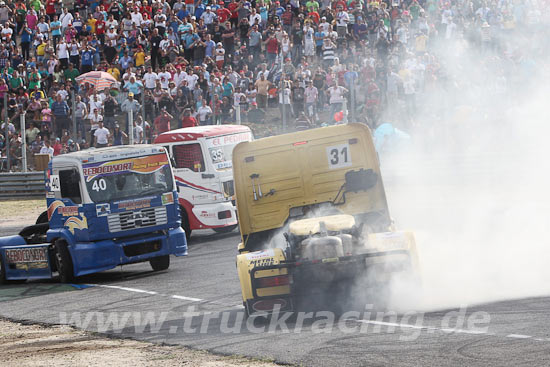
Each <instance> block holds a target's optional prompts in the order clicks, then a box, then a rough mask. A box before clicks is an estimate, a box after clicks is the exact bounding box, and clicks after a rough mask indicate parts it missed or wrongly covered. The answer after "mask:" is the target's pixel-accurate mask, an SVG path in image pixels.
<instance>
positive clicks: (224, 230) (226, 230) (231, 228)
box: [212, 224, 238, 233]
mask: <svg viewBox="0 0 550 367" xmlns="http://www.w3.org/2000/svg"><path fill="white" fill-rule="evenodd" d="M237 226H238V224H234V225H232V226H227V227H217V228H212V229H213V230H214V232H216V233H229V232H233V231H234V230H235V228H237Z"/></svg>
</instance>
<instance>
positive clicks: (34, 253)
mask: <svg viewBox="0 0 550 367" xmlns="http://www.w3.org/2000/svg"><path fill="white" fill-rule="evenodd" d="M47 251H48V249H47V247H34V248H21V249H6V260H7V262H8V264H21V263H35V262H47V261H48V257H47Z"/></svg>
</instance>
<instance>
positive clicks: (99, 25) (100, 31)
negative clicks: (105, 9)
mask: <svg viewBox="0 0 550 367" xmlns="http://www.w3.org/2000/svg"><path fill="white" fill-rule="evenodd" d="M95 34H96V35H97V38H98V39H99V40H100V41H101V44H104V43H105V21H104V20H103V15H100V16H99V17H98V18H97V22H96V23H95Z"/></svg>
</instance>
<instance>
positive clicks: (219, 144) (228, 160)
mask: <svg viewBox="0 0 550 367" xmlns="http://www.w3.org/2000/svg"><path fill="white" fill-rule="evenodd" d="M250 140H252V133H251V132H244V133H237V134H229V135H222V136H215V137H212V138H208V139H206V144H207V146H208V155H210V159H212V163H213V164H214V168H216V170H218V171H220V170H223V169H227V168H231V167H232V166H233V165H232V159H233V149H234V148H235V146H236V145H237V144H239V143H240V142H242V141H250Z"/></svg>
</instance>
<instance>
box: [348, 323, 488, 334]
mask: <svg viewBox="0 0 550 367" xmlns="http://www.w3.org/2000/svg"><path fill="white" fill-rule="evenodd" d="M349 321H355V322H361V323H363V324H373V325H384V326H393V327H400V328H404V329H418V330H434V331H442V332H445V333H462V334H474V335H494V334H492V333H489V332H486V331H480V330H468V329H450V328H437V327H433V326H424V325H411V324H399V323H395V322H384V321H374V320H357V319H349Z"/></svg>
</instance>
